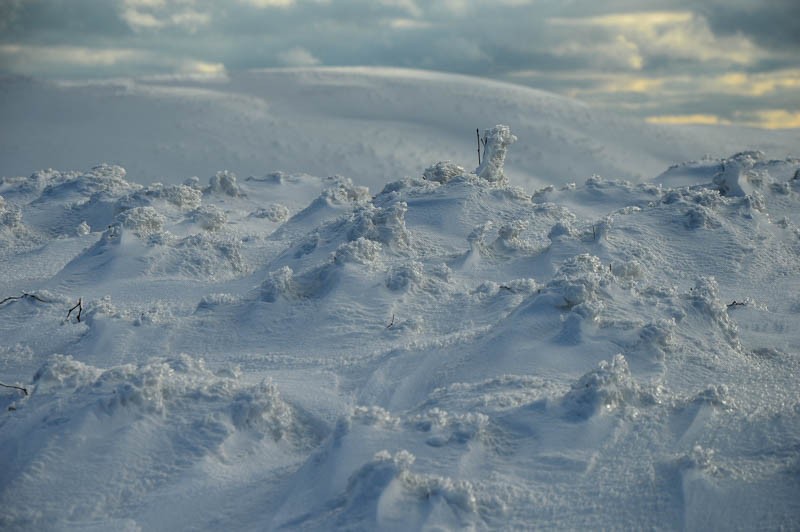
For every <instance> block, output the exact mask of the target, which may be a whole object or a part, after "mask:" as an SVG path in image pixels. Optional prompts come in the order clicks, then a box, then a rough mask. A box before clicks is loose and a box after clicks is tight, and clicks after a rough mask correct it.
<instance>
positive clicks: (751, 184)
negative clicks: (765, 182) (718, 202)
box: [713, 151, 764, 196]
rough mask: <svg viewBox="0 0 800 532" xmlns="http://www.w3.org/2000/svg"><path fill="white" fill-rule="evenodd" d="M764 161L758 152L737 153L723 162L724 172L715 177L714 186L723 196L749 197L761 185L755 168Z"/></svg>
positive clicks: (762, 155)
mask: <svg viewBox="0 0 800 532" xmlns="http://www.w3.org/2000/svg"><path fill="white" fill-rule="evenodd" d="M763 159H764V154H763V153H761V152H758V151H750V152H742V153H737V154H736V155H734V156H733V157H731V158H729V159H725V160H724V161H723V162H722V170H721V171H720V172H719V173H717V174H716V175H715V176H714V179H713V180H714V184H715V185H717V187H719V191H720V194H722V195H723V196H747V195H749V194H752V193H753V191H755V190H756V189H757V188H758V186H759V185H760V184H761V180H760V178H759V176H758V175H757V173H756V172H754V171H753V166H754V165H755V164H756V163H758V162H759V161H761V160H763Z"/></svg>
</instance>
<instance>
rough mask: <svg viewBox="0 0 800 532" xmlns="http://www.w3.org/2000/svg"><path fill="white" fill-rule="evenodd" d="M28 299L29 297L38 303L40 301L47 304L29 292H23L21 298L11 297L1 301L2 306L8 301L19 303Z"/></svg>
mask: <svg viewBox="0 0 800 532" xmlns="http://www.w3.org/2000/svg"><path fill="white" fill-rule="evenodd" d="M26 297H29V298H31V299H35V300H36V301H40V302H42V303H47V301H45V300H44V299H42V298H40V297H39V296H37V295H35V294H29V293H27V292H22V295H21V296H9V297H7V298H5V299H4V300H2V301H0V305H2V304H3V303H5V302H7V301H19V300H20V299H25V298H26Z"/></svg>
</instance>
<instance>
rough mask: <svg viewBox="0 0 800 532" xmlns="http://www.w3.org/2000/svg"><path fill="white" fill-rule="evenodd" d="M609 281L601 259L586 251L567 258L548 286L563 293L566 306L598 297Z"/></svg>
mask: <svg viewBox="0 0 800 532" xmlns="http://www.w3.org/2000/svg"><path fill="white" fill-rule="evenodd" d="M607 283H608V278H607V273H606V269H605V268H603V264H602V262H600V259H599V258H597V257H595V256H593V255H589V254H586V253H584V254H581V255H578V256H576V257H572V258H571V259H568V260H566V261H565V262H564V264H562V265H561V267H560V268H559V270H558V272H557V273H556V275H555V277H554V278H553V280H552V281H551V282H550V283H548V285H547V287H548V289H550V290H553V291H556V292H557V293H559V294H561V296H562V297H563V298H564V303H565V305H566V306H568V307H574V306H576V305H580V304H582V303H585V302H588V301H592V300H594V299H596V298H597V296H598V292H599V291H600V289H601V287H603V286H605V285H606V284H607Z"/></svg>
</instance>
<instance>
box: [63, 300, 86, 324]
mask: <svg viewBox="0 0 800 532" xmlns="http://www.w3.org/2000/svg"><path fill="white" fill-rule="evenodd" d="M75 309H78V323H80V321H81V312H83V298H80V297H79V298H78V303H77V304H76V305H75V306H74V307H72V308H71V309H69V312H67V319H69V316H70V314H72V311H73V310H75Z"/></svg>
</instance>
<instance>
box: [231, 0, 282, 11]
mask: <svg viewBox="0 0 800 532" xmlns="http://www.w3.org/2000/svg"><path fill="white" fill-rule="evenodd" d="M239 2H241V3H242V4H249V5H251V6H253V7H257V8H259V9H269V8H271V7H281V8H286V7H290V6H293V5H294V0H239Z"/></svg>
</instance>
